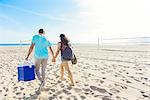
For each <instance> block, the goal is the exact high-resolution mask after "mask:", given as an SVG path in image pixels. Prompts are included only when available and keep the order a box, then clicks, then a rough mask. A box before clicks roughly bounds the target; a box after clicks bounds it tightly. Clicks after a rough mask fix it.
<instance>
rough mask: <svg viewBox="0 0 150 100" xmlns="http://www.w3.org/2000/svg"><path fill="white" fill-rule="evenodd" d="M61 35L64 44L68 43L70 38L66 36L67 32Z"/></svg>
mask: <svg viewBox="0 0 150 100" xmlns="http://www.w3.org/2000/svg"><path fill="white" fill-rule="evenodd" d="M59 37H60V40H61V43H63V44H64V45H68V43H69V40H68V39H67V38H66V36H65V34H60V36H59Z"/></svg>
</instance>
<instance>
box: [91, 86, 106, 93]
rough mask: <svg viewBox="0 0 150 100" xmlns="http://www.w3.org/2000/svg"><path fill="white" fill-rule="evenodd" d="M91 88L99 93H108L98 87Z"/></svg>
mask: <svg viewBox="0 0 150 100" xmlns="http://www.w3.org/2000/svg"><path fill="white" fill-rule="evenodd" d="M90 88H91V89H92V90H94V91H98V92H100V93H106V92H107V91H106V90H105V89H103V88H98V87H96V86H90Z"/></svg>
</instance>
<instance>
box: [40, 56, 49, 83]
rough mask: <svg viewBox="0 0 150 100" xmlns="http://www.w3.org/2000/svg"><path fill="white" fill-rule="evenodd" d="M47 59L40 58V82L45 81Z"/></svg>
mask: <svg viewBox="0 0 150 100" xmlns="http://www.w3.org/2000/svg"><path fill="white" fill-rule="evenodd" d="M47 60H48V59H42V62H41V64H42V70H41V71H42V82H43V83H44V82H45V71H46V66H47Z"/></svg>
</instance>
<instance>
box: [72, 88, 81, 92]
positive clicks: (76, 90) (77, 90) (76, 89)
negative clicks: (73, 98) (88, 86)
mask: <svg viewBox="0 0 150 100" xmlns="http://www.w3.org/2000/svg"><path fill="white" fill-rule="evenodd" d="M74 90H75V92H77V93H79V92H81V91H82V90H81V89H79V88H74Z"/></svg>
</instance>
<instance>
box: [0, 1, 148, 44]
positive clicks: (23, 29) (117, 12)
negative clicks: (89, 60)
mask: <svg viewBox="0 0 150 100" xmlns="http://www.w3.org/2000/svg"><path fill="white" fill-rule="evenodd" d="M149 5H150V0H0V43H18V42H20V41H26V40H27V41H28V40H31V39H32V37H33V35H35V34H37V33H38V30H39V29H40V28H43V29H44V30H45V33H46V34H45V35H46V37H47V38H48V39H49V40H50V41H51V42H54V43H56V42H58V41H59V34H61V33H64V34H66V36H67V37H68V38H69V39H70V41H71V42H72V43H97V38H98V37H99V38H100V39H101V38H102V39H109V38H132V37H150V6H149Z"/></svg>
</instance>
